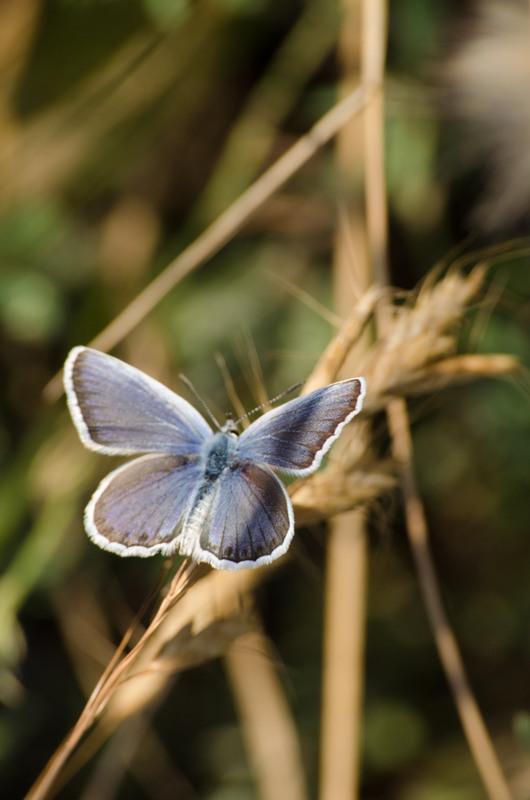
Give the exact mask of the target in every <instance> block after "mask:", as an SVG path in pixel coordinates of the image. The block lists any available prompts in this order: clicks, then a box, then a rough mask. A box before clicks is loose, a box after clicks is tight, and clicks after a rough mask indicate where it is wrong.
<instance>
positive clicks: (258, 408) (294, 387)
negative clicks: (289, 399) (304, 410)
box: [234, 381, 304, 425]
mask: <svg viewBox="0 0 530 800" xmlns="http://www.w3.org/2000/svg"><path fill="white" fill-rule="evenodd" d="M303 385H304V381H300V382H299V383H295V384H293V385H292V386H290V387H289V388H288V389H285V390H284V391H283V392H280V394H277V395H276V397H273V398H272V400H268V401H267V402H266V403H262V404H261V405H260V406H256V408H253V409H252V411H247V413H246V414H243V416H242V417H240V418H239V419H238V420H236V422H235V423H234V424H235V425H237V424H238V423H240V422H241V421H242V420H244V419H248V418H249V417H251V416H252V414H256V413H257V412H258V411H261V410H262V409H263V408H265V407H266V406H271V405H272V404H273V403H277V402H278V400H281V399H282V397H285V396H286V395H288V394H291V392H295V391H296V390H297V389H299V388H300V386H303Z"/></svg>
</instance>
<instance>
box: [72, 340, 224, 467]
mask: <svg viewBox="0 0 530 800" xmlns="http://www.w3.org/2000/svg"><path fill="white" fill-rule="evenodd" d="M64 386H65V390H66V398H67V401H68V407H69V409H70V413H71V415H72V419H73V421H74V423H75V426H76V428H77V431H78V433H79V436H80V437H81V441H82V442H83V444H84V445H85V446H86V447H88V448H90V449H91V450H97V451H98V452H100V453H107V454H109V455H131V454H135V455H136V454H138V453H157V452H158V453H174V454H180V455H188V454H192V453H198V451H199V449H200V447H201V444H202V442H203V440H204V439H206V438H208V437H210V436H212V430H211V428H210V426H209V425H208V423H207V422H206V421H205V420H204V419H203V417H202V416H201V415H200V414H199V412H198V411H196V410H195V409H194V408H193V406H192V405H190V404H189V403H188V402H187V401H186V400H184V399H183V398H182V397H179V396H178V395H176V394H175V393H174V392H172V391H170V389H167V388H166V387H165V386H163V384H161V383H159V382H158V381H156V380H154V379H153V378H150V377H149V376H148V375H146V374H145V373H143V372H140V370H138V369H135V368H134V367H131V366H129V364H125V363H124V362H123V361H120V360H119V359H117V358H113V357H112V356H109V355H106V354H105V353H100V352H98V351H97V350H91V349H90V348H88V347H75V348H74V349H73V350H72V351H71V352H70V354H69V356H68V358H67V359H66V363H65V365H64Z"/></svg>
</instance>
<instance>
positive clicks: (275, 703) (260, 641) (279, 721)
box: [225, 631, 308, 800]
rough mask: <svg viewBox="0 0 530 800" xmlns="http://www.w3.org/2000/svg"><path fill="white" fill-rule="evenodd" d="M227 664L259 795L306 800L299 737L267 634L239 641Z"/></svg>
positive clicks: (272, 799) (273, 799)
mask: <svg viewBox="0 0 530 800" xmlns="http://www.w3.org/2000/svg"><path fill="white" fill-rule="evenodd" d="M225 665H226V670H227V673H228V677H229V680H230V686H231V688H232V692H233V695H234V698H235V701H236V705H237V707H238V711H239V718H240V720H241V723H242V726H243V736H244V739H245V742H246V746H247V750H248V753H249V760H250V762H251V764H252V765H253V767H254V773H255V775H256V780H257V785H258V790H259V797H260V798H261V800H277V798H281V799H282V800H306V798H307V797H308V793H307V788H306V785H305V779H304V770H303V766H302V756H301V753H300V745H299V741H298V735H297V732H296V728H295V725H294V722H293V717H292V713H291V710H290V708H289V706H288V704H287V699H286V697H285V692H284V689H283V686H282V683H281V681H280V679H279V676H278V671H277V669H276V666H275V664H274V653H273V652H272V650H271V647H270V645H269V643H268V641H267V639H266V638H265V636H264V635H263V634H262V633H260V632H259V631H253V632H251V633H247V634H246V635H244V636H241V637H240V638H239V639H236V640H235V641H234V643H233V644H232V645H231V646H230V647H229V649H228V651H227V653H226V655H225ZM271 765H274V768H273V769H271Z"/></svg>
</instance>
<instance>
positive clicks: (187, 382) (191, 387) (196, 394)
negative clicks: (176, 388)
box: [179, 374, 221, 431]
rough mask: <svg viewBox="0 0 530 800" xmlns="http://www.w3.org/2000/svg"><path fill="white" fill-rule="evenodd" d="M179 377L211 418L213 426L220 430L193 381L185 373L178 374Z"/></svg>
mask: <svg viewBox="0 0 530 800" xmlns="http://www.w3.org/2000/svg"><path fill="white" fill-rule="evenodd" d="M179 378H180V380H181V381H182V383H183V384H184V386H185V387H186V388H187V389H189V391H190V392H191V393H192V395H193V396H194V398H195V399H196V400H197V402H198V403H199V405H201V406H202V407H203V408H204V410H205V411H206V414H207V415H208V416H209V417H210V419H211V420H212V422H213V424H214V425H215V427H216V428H217V430H219V431H220V430H221V426H220V425H219V423H218V422H217V420H216V419H215V417H214V415H213V414H212V412H211V411H210V409H209V408H208V406H207V405H206V403H205V402H204V400H203V399H202V397H201V396H200V394H199V392H198V391H197V389H196V388H195V386H194V385H193V383H192V382H191V381H190V380H189V378H186V376H185V375H182V374H180V375H179Z"/></svg>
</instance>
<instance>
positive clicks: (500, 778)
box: [387, 400, 512, 800]
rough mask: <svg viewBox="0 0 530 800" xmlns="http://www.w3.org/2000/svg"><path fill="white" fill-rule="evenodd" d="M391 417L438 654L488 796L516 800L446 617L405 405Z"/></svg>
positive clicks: (392, 408) (394, 407) (393, 408)
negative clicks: (417, 482)
mask: <svg viewBox="0 0 530 800" xmlns="http://www.w3.org/2000/svg"><path fill="white" fill-rule="evenodd" d="M387 415H388V424H389V429H390V434H391V437H392V449H393V453H394V457H395V459H396V461H397V463H398V465H399V467H400V477H401V485H402V490H403V496H404V499H405V516H406V521H407V530H408V534H409V539H410V542H411V546H412V553H413V556H414V560H415V562H416V568H417V571H418V578H419V582H420V588H421V591H422V594H423V599H424V601H425V607H426V610H427V614H428V616H429V621H430V624H431V626H432V629H433V633H434V637H435V641H436V645H437V648H438V654H439V656H440V660H441V662H442V666H443V668H444V671H445V674H446V677H447V680H448V682H449V685H450V687H451V691H452V693H453V699H454V701H455V705H456V708H457V710H458V714H459V716H460V720H461V722H462V726H463V728H464V732H465V734H466V737H467V741H468V743H469V747H470V749H471V752H472V753H473V757H474V759H475V764H476V765H477V769H478V771H479V773H480V776H481V778H482V781H483V784H484V788H485V789H486V792H487V794H488V797H489V798H491V800H512V793H511V791H510V789H509V787H508V784H507V782H506V779H505V777H504V774H503V772H502V768H501V766H500V763H499V760H498V758H497V754H496V752H495V749H494V747H493V744H492V741H491V738H490V736H489V733H488V730H487V728H486V725H485V723H484V720H483V718H482V715H481V713H480V709H479V707H478V705H477V702H476V700H475V697H474V695H473V691H472V689H471V686H470V684H469V681H468V679H467V675H466V671H465V667H464V664H463V661H462V657H461V656H460V651H459V649H458V644H457V641H456V638H455V636H454V634H453V631H452V630H451V626H450V625H449V622H448V619H447V616H446V614H445V609H444V606H443V602H442V597H441V592H440V589H439V585H438V578H437V576H436V570H435V567H434V562H433V559H432V556H431V552H430V548H429V533H428V528H427V520H426V518H425V512H424V509H423V505H422V503H421V500H420V498H419V494H418V490H417V487H416V479H415V476H414V471H413V467H412V463H413V459H412V452H413V451H412V437H411V435H410V427H409V420H408V414H407V409H406V405H405V401H404V400H393V401H392V403H390V405H389V406H388V410H387Z"/></svg>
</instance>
